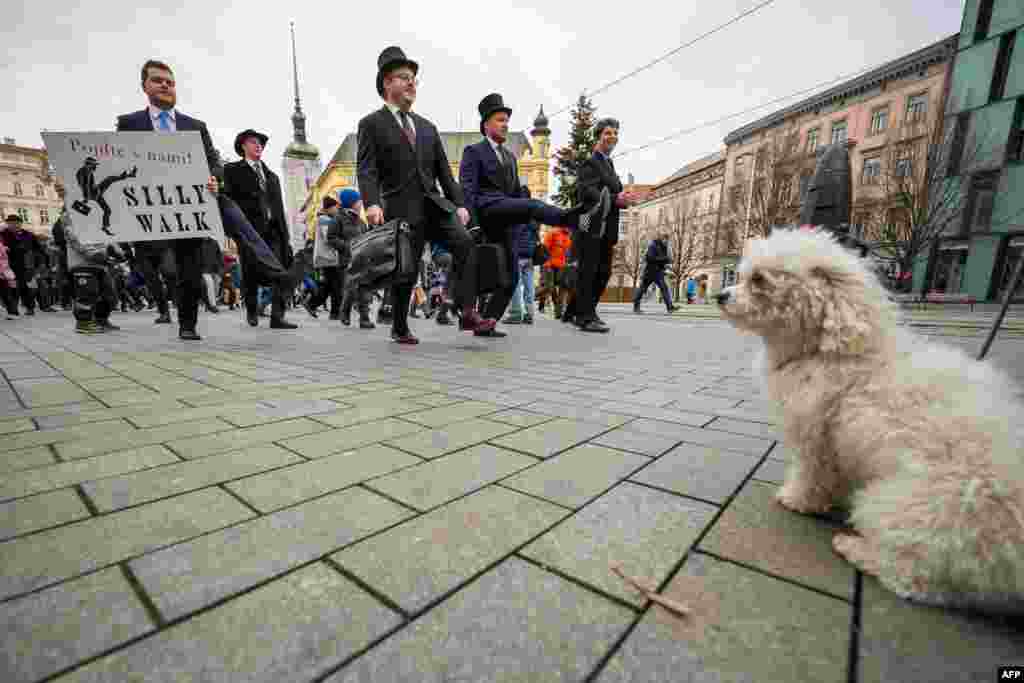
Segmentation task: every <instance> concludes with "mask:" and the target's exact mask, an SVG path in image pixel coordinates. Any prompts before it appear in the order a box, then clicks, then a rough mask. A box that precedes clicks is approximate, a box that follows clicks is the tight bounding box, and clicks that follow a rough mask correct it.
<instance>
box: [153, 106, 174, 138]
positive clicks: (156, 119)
mask: <svg viewBox="0 0 1024 683" xmlns="http://www.w3.org/2000/svg"><path fill="white" fill-rule="evenodd" d="M147 109H149V118H150V119H151V120H152V121H153V130H155V131H157V132H158V133H163V132H165V131H164V130H163V129H161V128H160V112H162V111H164V110H163V109H160V108H159V107H154V106H153V105H152V104H151V105H149V107H147ZM167 113H168V114H170V117H169V118H168V119H167V125H168V126H170V127H171V132H172V133H176V132H178V112H176V111H175V110H174V109H168V110H167Z"/></svg>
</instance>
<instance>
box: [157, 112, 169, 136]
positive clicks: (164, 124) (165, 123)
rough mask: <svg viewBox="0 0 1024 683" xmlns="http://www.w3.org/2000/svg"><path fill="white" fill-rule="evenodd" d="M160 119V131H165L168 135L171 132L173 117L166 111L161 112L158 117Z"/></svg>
mask: <svg viewBox="0 0 1024 683" xmlns="http://www.w3.org/2000/svg"><path fill="white" fill-rule="evenodd" d="M157 118H158V119H160V130H165V131H167V132H168V133H170V132H171V115H170V114H168V113H167V112H165V111H162V112H160V114H159V115H158V116H157Z"/></svg>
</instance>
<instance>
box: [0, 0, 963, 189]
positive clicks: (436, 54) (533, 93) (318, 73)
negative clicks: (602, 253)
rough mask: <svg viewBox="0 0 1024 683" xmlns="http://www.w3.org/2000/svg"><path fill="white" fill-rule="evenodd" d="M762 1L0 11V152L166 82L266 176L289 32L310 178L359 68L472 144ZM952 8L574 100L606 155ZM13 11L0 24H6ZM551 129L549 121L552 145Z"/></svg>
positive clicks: (914, 12)
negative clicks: (405, 80)
mask: <svg viewBox="0 0 1024 683" xmlns="http://www.w3.org/2000/svg"><path fill="white" fill-rule="evenodd" d="M761 1H762V0H715V1H714V2H712V1H711V0H676V1H675V2H665V1H664V0H631V1H630V2H616V3H599V2H586V3H583V2H574V1H564V0H550V1H549V2H546V3H537V4H535V5H534V6H532V7H528V6H522V5H517V6H515V7H509V8H507V9H504V8H502V7H501V5H500V4H494V3H482V2H468V1H463V0H457V1H453V0H440V1H438V2H423V1H422V0H416V1H411V2H410V1H404V2H396V1H394V0H379V1H377V2H368V3H315V2H308V3H297V2H274V3H253V2H241V1H239V0H234V1H232V0H224V1H222V2H208V1H207V2H198V1H196V0H179V1H178V2H174V3H170V2H163V3H160V4H152V5H151V6H148V7H147V6H145V5H147V3H146V2H144V1H140V2H132V3H122V2H120V1H118V2H102V3H99V2H93V3H80V2H77V1H74V2H72V1H70V0H47V1H46V2H39V1H38V0H33V1H30V2H26V1H25V0H13V3H12V4H13V5H14V7H13V8H12V7H11V6H10V4H7V3H5V4H6V5H7V6H8V9H7V10H5V12H4V14H5V15H6V16H5V21H4V23H3V28H2V29H0V31H2V36H0V38H2V45H3V48H4V54H3V55H2V56H0V60H2V62H0V92H2V93H3V94H4V97H3V101H4V104H3V105H0V112H2V116H0V135H2V136H4V137H14V138H16V140H17V142H18V143H19V144H28V145H33V146H42V141H41V138H40V136H39V131H40V130H41V129H43V128H47V129H50V130H63V131H72V130H78V131H85V130H111V129H112V128H113V125H114V118H115V116H116V115H118V114H123V113H127V112H130V111H135V110H138V109H141V108H142V107H143V106H145V104H146V100H145V96H144V94H143V93H142V91H141V89H140V83H139V68H140V66H141V65H142V63H143V62H144V61H145V60H146V59H147V58H150V57H155V58H158V59H162V60H164V61H166V62H168V63H169V64H171V65H172V66H173V68H174V71H175V75H176V77H177V82H178V108H179V109H180V110H181V111H183V112H185V113H187V114H190V115H192V116H196V117H198V118H200V119H202V120H204V121H206V123H207V124H208V126H209V128H210V131H211V133H212V134H213V138H214V142H215V144H216V145H217V146H218V148H219V149H220V150H221V153H222V154H223V155H224V156H225V158H226V159H228V160H233V159H234V158H236V157H235V155H234V152H233V151H232V149H231V145H232V142H233V140H234V136H235V134H236V133H237V132H238V131H240V130H242V129H244V128H249V127H252V128H255V129H257V130H260V131H264V132H266V133H267V134H268V135H269V136H270V142H269V147H268V150H267V157H266V161H267V162H268V163H270V164H271V166H272V168H274V169H275V170H279V169H280V163H281V153H282V152H283V150H284V147H285V145H287V143H288V142H289V140H290V139H291V137H292V132H291V119H290V117H291V113H292V109H293V97H294V95H293V92H292V64H291V45H290V41H289V33H288V22H289V21H295V31H296V39H297V43H298V58H299V79H300V88H301V93H300V94H301V96H302V106H303V110H304V111H305V113H306V117H307V130H308V133H309V138H310V141H311V142H313V143H314V144H315V145H317V146H318V147H319V148H320V153H321V157H322V158H323V161H324V164H325V165H326V163H327V162H328V161H329V160H330V158H331V156H332V155H333V154H334V151H335V150H336V149H337V147H338V145H339V144H340V143H341V141H342V140H343V139H344V137H345V135H346V134H347V133H350V132H354V131H355V128H356V124H357V123H358V121H359V118H360V117H362V116H363V115H365V114H366V113H368V112H369V111H371V110H372V109H375V108H377V107H379V106H380V105H381V101H380V99H379V98H378V97H377V93H376V90H375V89H374V76H375V74H376V62H377V56H378V55H379V53H380V51H381V50H382V49H383V48H384V47H386V46H388V45H400V46H401V47H402V48H403V49H404V50H405V52H406V54H407V55H409V57H410V58H412V59H415V60H417V61H419V63H420V77H421V79H422V84H421V86H420V93H419V99H418V101H417V103H416V110H417V111H418V112H419V113H421V114H422V115H424V116H426V117H427V118H429V119H431V120H433V121H434V122H435V123H436V124H437V126H438V127H439V128H440V129H441V130H454V129H456V127H457V126H458V125H459V122H460V120H461V122H462V126H461V127H462V129H464V130H472V129H475V128H476V127H477V124H478V115H477V110H476V106H477V103H478V102H479V101H480V99H481V98H482V97H483V96H484V95H486V94H487V93H490V92H495V91H496V92H500V93H501V94H502V95H503V96H504V98H505V101H506V103H507V104H508V105H509V106H511V107H512V108H513V110H514V113H513V118H512V124H513V128H514V129H516V130H522V129H525V130H529V129H530V127H531V124H532V122H533V119H534V116H535V114H536V113H537V109H538V107H539V106H540V105H541V104H543V105H544V108H545V110H546V111H547V112H548V113H553V112H555V111H557V110H559V109H562V108H563V107H565V106H567V105H569V104H571V103H572V102H573V101H574V100H575V99H576V97H577V96H578V95H579V94H580V92H581V91H585V90H588V89H589V90H593V89H596V88H598V87H599V86H601V85H603V84H605V83H607V82H609V81H611V80H613V79H615V78H616V77H618V76H621V75H623V74H625V73H627V72H629V71H631V70H633V69H635V68H637V67H639V66H641V65H642V64H645V63H647V62H649V61H650V60H652V59H654V58H656V57H658V56H660V55H663V54H664V53H666V52H668V51H669V50H671V49H673V48H674V47H676V46H678V45H680V44H681V43H683V42H685V41H687V40H690V39H692V38H695V37H697V36H698V35H700V34H702V33H704V32H706V31H708V30H710V29H712V28H713V27H715V26H717V25H719V24H721V23H723V22H725V21H727V20H729V19H731V18H732V17H734V16H736V15H738V14H739V13H741V12H743V11H745V10H748V9H750V8H752V7H754V6H756V5H758V4H760V3H761ZM962 6H963V3H962V2H961V1H960V0H860V1H859V2H852V3H851V2H836V1H833V0H775V2H774V3H773V4H771V5H769V6H767V7H765V8H764V9H762V10H760V11H758V12H756V13H755V14H752V15H751V16H749V17H747V18H745V19H743V20H742V21H740V22H739V23H737V24H734V25H733V26H731V27H729V28H726V29H724V30H723V31H721V32H719V33H717V34H716V35H714V36H712V37H711V38H708V39H706V40H703V41H702V42H700V43H698V44H697V45H695V46H693V47H690V48H687V49H685V50H683V51H681V52H679V53H678V54H676V55H674V56H673V57H671V58H670V59H668V60H666V61H665V62H662V63H660V64H658V65H656V66H654V67H652V68H650V69H648V70H646V71H644V72H642V73H641V74H639V75H637V76H635V77H632V78H630V79H628V80H626V81H625V82H623V83H621V84H619V85H616V86H614V87H613V88H611V89H609V90H608V91H607V92H605V93H602V94H599V95H597V96H595V97H594V104H595V105H596V106H597V111H598V115H599V116H600V115H609V116H615V117H616V118H619V119H620V120H621V121H622V129H621V141H620V151H623V150H626V149H629V148H631V147H635V146H638V145H642V144H644V143H646V142H649V141H651V140H654V139H657V138H661V137H664V136H665V135H668V134H670V133H672V132H674V131H678V130H682V129H686V128H690V127H693V126H695V125H697V124H700V123H703V122H706V121H711V120H714V119H717V118H720V117H722V116H724V115H727V114H731V113H733V112H737V111H741V110H744V109H747V108H749V107H752V106H755V105H758V104H760V103H762V102H765V101H767V100H771V99H774V98H777V97H780V96H782V95H786V94H788V93H791V92H794V91H798V90H801V89H804V88H808V87H810V86H812V85H815V84H817V83H821V82H824V81H828V80H830V79H833V78H835V77H836V76H839V75H841V74H847V73H851V72H854V71H857V70H859V69H861V68H863V67H865V66H868V65H873V64H877V63H879V62H882V61H884V60H888V59H893V58H896V57H899V56H901V55H904V54H906V53H908V52H911V51H913V50H916V49H918V48H921V47H923V46H925V45H928V44H930V43H933V42H935V41H938V40H940V39H942V38H944V37H946V36H948V35H951V34H953V33H956V32H958V31H959V28H960V19H961V13H962V10H963V7H962ZM12 9H13V16H11V15H12V11H11V10H12ZM777 108H779V106H778V105H777V106H773V107H771V108H768V109H764V110H761V111H758V112H756V113H754V114H749V115H746V116H743V117H738V118H735V119H732V120H730V121H727V122H724V123H721V124H717V125H714V126H710V127H707V128H705V129H703V130H700V131H698V132H695V133H693V134H690V135H686V136H683V137H680V138H678V139H676V140H673V141H672V142H668V143H665V144H662V145H659V146H657V147H654V148H651V149H648V150H644V151H641V152H636V153H634V154H629V155H626V156H624V157H623V158H621V159H620V160H619V161H618V162H617V168H618V170H619V172H620V173H621V174H622V175H623V176H624V177H625V175H626V173H628V172H632V173H633V174H635V176H636V180H637V182H645V183H647V182H656V181H657V180H659V179H662V178H664V177H665V176H667V175H669V174H671V173H672V172H674V171H675V170H676V169H678V168H679V167H680V166H682V165H684V164H686V163H689V162H690V161H693V160H695V159H697V158H699V157H701V156H703V155H705V154H709V153H711V152H714V151H716V150H717V149H719V148H720V146H721V144H722V138H723V137H724V136H725V135H726V133H728V132H729V131H730V130H733V129H735V128H737V127H739V126H741V125H742V124H744V123H746V122H748V121H750V120H753V119H755V118H758V117H760V116H762V115H764V114H767V113H770V112H771V111H773V110H774V109H777ZM568 124H569V116H568V114H567V113H566V114H562V115H560V116H557V117H554V118H553V119H552V121H551V128H552V130H553V137H554V139H553V144H554V146H558V145H561V144H564V142H565V141H566V137H567V132H568Z"/></svg>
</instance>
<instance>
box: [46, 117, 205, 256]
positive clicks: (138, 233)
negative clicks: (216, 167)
mask: <svg viewBox="0 0 1024 683" xmlns="http://www.w3.org/2000/svg"><path fill="white" fill-rule="evenodd" d="M42 135H43V142H44V143H45V144H46V152H47V154H48V155H49V158H50V163H51V164H53V166H54V168H55V169H56V170H57V174H58V175H59V176H60V178H61V180H62V181H63V182H64V192H65V194H64V202H65V206H66V207H67V209H68V210H69V211H71V212H72V214H73V216H74V218H73V220H74V225H75V233H76V234H77V236H78V239H79V240H80V241H82V242H83V243H89V242H150V241H158V240H174V239H182V238H186V237H212V238H214V239H216V240H217V241H218V242H223V240H224V228H223V225H222V224H221V218H220V211H219V210H218V208H217V201H216V198H215V197H213V196H212V195H211V194H210V191H209V190H208V189H207V188H206V183H207V180H208V179H209V177H210V167H209V164H208V163H207V161H206V153H205V151H204V149H203V141H202V136H201V135H200V133H198V132H197V131H187V132H186V131H183V132H179V133H149V132H145V133H143V132H124V133H53V132H46V133H43V134H42Z"/></svg>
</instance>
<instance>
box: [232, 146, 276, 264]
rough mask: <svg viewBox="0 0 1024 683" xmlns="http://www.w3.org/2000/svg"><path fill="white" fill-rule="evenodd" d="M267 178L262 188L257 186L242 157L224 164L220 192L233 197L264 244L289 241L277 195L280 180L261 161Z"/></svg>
mask: <svg viewBox="0 0 1024 683" xmlns="http://www.w3.org/2000/svg"><path fill="white" fill-rule="evenodd" d="M260 165H261V166H263V174H264V176H265V177H266V179H267V189H266V191H264V190H261V189H260V179H259V177H258V176H257V175H256V171H254V170H253V169H252V166H250V165H249V162H247V161H246V160H245V159H242V160H240V161H233V162H231V163H230V164H225V165H224V195H225V196H226V197H228V198H229V199H233V200H234V201H235V203H236V204H238V208H240V209H241V210H242V213H244V214H245V217H246V218H248V219H249V222H250V223H252V227H254V228H256V232H258V233H259V234H260V237H262V238H263V239H264V241H266V242H267V243H268V244H270V243H272V242H277V243H278V244H282V245H284V244H290V243H291V237H290V235H289V233H288V219H287V217H286V214H285V212H284V200H283V199H282V198H281V181H280V180H278V178H277V174H276V173H274V172H273V171H271V170H270V169H269V168H267V165H266V164H264V163H263V162H262V161H261V162H260Z"/></svg>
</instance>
